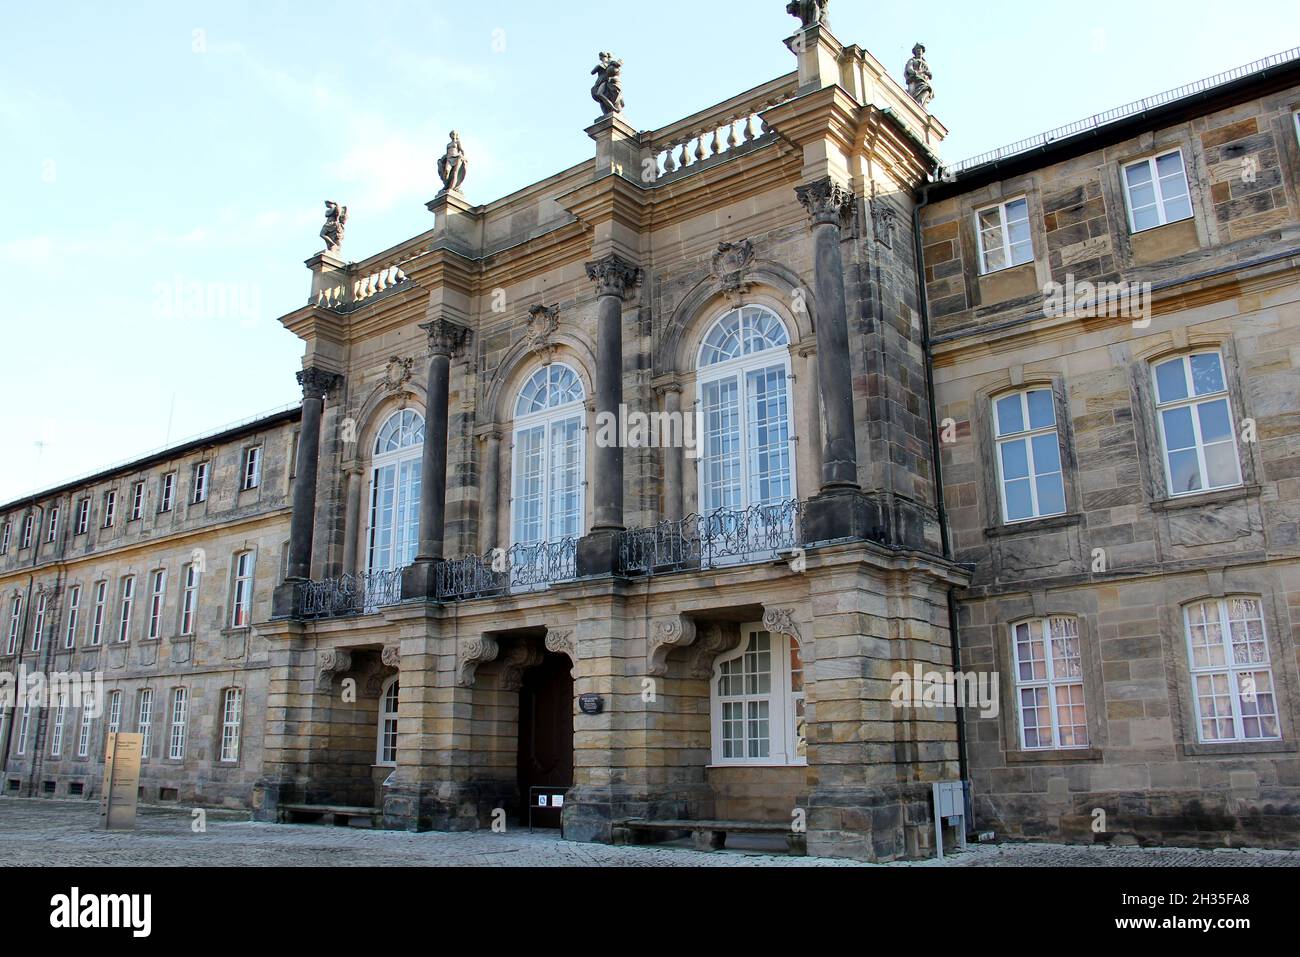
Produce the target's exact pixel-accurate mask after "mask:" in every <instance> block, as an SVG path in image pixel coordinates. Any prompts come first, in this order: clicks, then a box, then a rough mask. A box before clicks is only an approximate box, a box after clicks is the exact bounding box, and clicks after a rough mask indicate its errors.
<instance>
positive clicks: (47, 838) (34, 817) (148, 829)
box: [0, 797, 1300, 867]
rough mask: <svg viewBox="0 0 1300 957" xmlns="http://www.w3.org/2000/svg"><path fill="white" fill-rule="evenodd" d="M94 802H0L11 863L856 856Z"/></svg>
mask: <svg viewBox="0 0 1300 957" xmlns="http://www.w3.org/2000/svg"><path fill="white" fill-rule="evenodd" d="M98 820H99V818H98V807H97V805H95V804H93V803H89V802H87V803H82V802H63V801H49V800H41V799H19V798H8V797H6V798H0V864H2V865H5V866H18V867H41V866H49V865H55V866H65V867H85V866H118V867H123V866H126V867H131V866H141V867H144V866H208V867H222V866H245V867H247V866H282V867H313V866H317V867H318V866H328V867H366V866H383V867H402V866H413V867H429V866H441V867H537V866H546V867H593V866H594V867H604V866H609V867H738V866H739V867H749V866H761V867H851V866H859V865H854V864H853V863H851V862H847V861H828V860H819V859H816V858H791V857H784V856H780V855H771V854H764V853H759V852H751V851H720V852H715V853H712V854H706V853H700V852H698V851H694V850H690V849H687V848H678V847H608V846H605V845H601V844H575V843H572V842H568V841H562V840H560V839H559V838H558V837H557V836H555V835H554V834H551V833H542V832H539V833H535V834H529V833H528V832H527V831H526V830H515V829H512V830H511V831H509V832H508V833H505V834H493V833H490V832H474V833H462V834H436V833H433V834H409V833H406V832H399V831H370V830H362V829H356V828H336V827H322V826H313V825H287V824H258V823H254V822H251V821H249V820H247V815H240V814H236V813H233V812H222V811H211V812H209V813H208V818H207V830H206V832H205V833H195V832H194V831H193V830H192V828H191V825H192V821H193V818H192V816H191V813H190V812H189V811H188V810H181V809H176V808H141V809H140V815H139V818H138V823H137V828H136V830H135V831H134V832H116V833H107V832H104V831H101V830H99V829H98V826H97V825H98ZM883 866H887V867H1076V866H1077V867H1287V866H1290V867H1296V866H1300V851H1196V850H1185V849H1136V848H1099V847H1062V846H1056V845H1041V844H1038V845H985V846H979V847H972V848H970V849H969V850H968V851H966V852H965V853H963V854H959V855H956V856H953V857H950V858H948V860H946V861H945V862H944V863H942V864H940V863H939V862H937V861H926V862H921V863H916V864H893V865H883Z"/></svg>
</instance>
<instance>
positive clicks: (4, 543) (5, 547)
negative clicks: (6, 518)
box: [0, 522, 13, 555]
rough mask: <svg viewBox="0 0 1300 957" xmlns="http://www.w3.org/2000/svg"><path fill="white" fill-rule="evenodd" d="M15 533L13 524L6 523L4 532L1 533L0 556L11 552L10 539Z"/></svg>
mask: <svg viewBox="0 0 1300 957" xmlns="http://www.w3.org/2000/svg"><path fill="white" fill-rule="evenodd" d="M12 533H13V522H5V524H4V530H3V531H0V555H4V554H7V553H8V551H9V537H10V535H12Z"/></svg>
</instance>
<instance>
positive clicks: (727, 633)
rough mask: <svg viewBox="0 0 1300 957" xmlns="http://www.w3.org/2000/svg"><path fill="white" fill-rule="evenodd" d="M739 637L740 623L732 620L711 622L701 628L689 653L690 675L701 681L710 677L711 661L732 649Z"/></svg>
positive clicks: (738, 643) (711, 675) (736, 644)
mask: <svg viewBox="0 0 1300 957" xmlns="http://www.w3.org/2000/svg"><path fill="white" fill-rule="evenodd" d="M740 639H741V632H740V625H737V624H733V623H732V622H713V623H712V624H710V625H708V626H707V627H705V628H702V629H701V630H700V636H699V637H698V638H697V639H696V641H695V645H694V650H693V651H692V653H691V665H690V667H691V677H692V678H698V679H699V680H701V681H708V680H709V679H710V678H712V677H713V663H714V662H715V661H717V659H718V656H719V655H724V654H726V653H727V652H729V651H734V650H735V649H736V648H737V647H739V645H740Z"/></svg>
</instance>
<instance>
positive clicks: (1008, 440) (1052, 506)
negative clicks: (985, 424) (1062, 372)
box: [993, 389, 1065, 523]
mask: <svg viewBox="0 0 1300 957" xmlns="http://www.w3.org/2000/svg"><path fill="white" fill-rule="evenodd" d="M993 418H994V435H995V446H996V454H997V466H998V488H999V492H1000V497H1001V499H1002V519H1003V521H1004V522H1007V523H1012V522H1025V521H1029V520H1030V519H1035V518H1045V517H1047V516H1050V515H1064V514H1065V476H1064V474H1063V472H1062V470H1061V439H1060V435H1059V434H1058V432H1057V430H1056V400H1055V398H1054V396H1053V393H1052V390H1051V389H1031V390H1030V391H1028V392H1017V393H1015V394H1014V395H1008V396H1003V397H1002V398H1000V399H996V400H995V401H994V403H993Z"/></svg>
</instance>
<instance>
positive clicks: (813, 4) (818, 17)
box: [785, 0, 831, 30]
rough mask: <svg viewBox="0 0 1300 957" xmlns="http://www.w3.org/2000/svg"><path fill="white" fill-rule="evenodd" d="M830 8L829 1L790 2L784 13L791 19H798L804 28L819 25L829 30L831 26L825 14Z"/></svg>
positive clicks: (803, 0)
mask: <svg viewBox="0 0 1300 957" xmlns="http://www.w3.org/2000/svg"><path fill="white" fill-rule="evenodd" d="M830 6H831V0H791V2H790V3H788V4H787V5H786V8H785V11H786V13H788V14H790V16H792V17H798V18H799V20H800V22H801V23H803V25H804V26H805V27H811V26H813V25H815V24H820V25H821V26H824V27H826V29H828V30H829V29H830V26H831V24H830V20H828V19H827V13H828V12H829V10H830Z"/></svg>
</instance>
